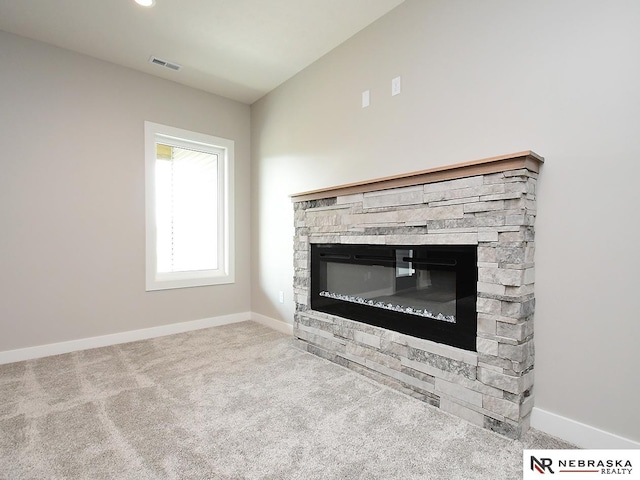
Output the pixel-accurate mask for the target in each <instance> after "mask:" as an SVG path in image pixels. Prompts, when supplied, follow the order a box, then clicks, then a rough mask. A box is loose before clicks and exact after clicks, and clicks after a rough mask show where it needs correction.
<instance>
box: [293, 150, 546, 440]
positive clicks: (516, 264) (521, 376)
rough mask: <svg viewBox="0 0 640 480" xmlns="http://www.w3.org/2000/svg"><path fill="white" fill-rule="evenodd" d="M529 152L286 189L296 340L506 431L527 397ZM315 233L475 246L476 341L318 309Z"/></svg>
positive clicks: (533, 161)
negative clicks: (469, 344) (421, 334)
mask: <svg viewBox="0 0 640 480" xmlns="http://www.w3.org/2000/svg"><path fill="white" fill-rule="evenodd" d="M542 162H543V159H542V157H539V156H538V155H536V154H535V153H533V152H530V151H526V152H520V153H516V154H511V155H504V156H500V157H492V158H488V159H483V160H477V161H473V162H467V163H462V164H456V165H451V166H448V167H444V168H437V169H431V170H424V171H421V172H413V173H410V174H406V175H399V176H395V177H387V178H381V179H376V180H372V181H369V182H363V183H358V184H349V185H342V186H339V187H334V188H328V189H322V190H316V191H312V192H304V193H300V194H296V195H292V200H293V202H294V210H295V239H294V271H295V273H294V293H295V302H296V313H295V318H294V336H295V337H296V339H297V340H296V342H297V344H298V346H299V347H300V348H302V349H304V350H306V351H308V352H310V353H313V354H315V355H318V356H320V357H323V358H325V359H328V360H330V361H332V362H335V363H338V364H340V365H343V366H345V367H347V368H349V369H351V370H354V371H357V372H359V373H361V374H364V375H366V376H368V377H370V378H373V379H375V380H377V381H379V382H381V383H383V384H386V385H388V386H390V387H392V388H395V389H398V390H400V391H403V392H405V393H407V394H409V395H412V396H414V397H416V398H419V399H421V400H423V401H425V402H427V403H429V404H431V405H433V406H436V407H439V408H441V409H442V410H443V411H446V412H449V413H451V414H454V415H456V416H459V417H461V418H463V419H465V420H467V421H469V422H471V423H473V424H476V425H478V426H481V427H484V428H487V429H490V430H493V431H496V432H498V433H501V434H503V435H506V436H508V437H510V438H519V437H520V436H521V435H522V434H523V433H525V432H526V431H527V430H528V428H529V419H530V415H531V410H532V408H533V398H534V397H533V366H534V351H533V312H534V305H535V299H534V258H533V256H534V255H533V254H534V220H535V215H536V199H535V191H536V179H537V176H538V171H539V167H540V165H541V163H542ZM312 243H340V244H388V245H442V244H448V245H477V247H478V297H477V304H476V308H477V320H478V325H477V342H476V350H477V352H470V351H466V350H461V349H458V348H454V347H450V346H447V345H443V344H439V343H435V342H432V341H429V340H423V339H419V338H415V337H411V336H408V335H405V334H401V333H397V332H393V331H390V330H386V329H383V328H379V327H374V326H370V325H367V324H364V323H360V322H356V321H353V320H349V319H345V318H342V317H338V316H334V315H330V314H326V313H321V312H316V311H314V310H312V309H311V306H310V298H309V295H310V275H309V273H310V245H311V244H312Z"/></svg>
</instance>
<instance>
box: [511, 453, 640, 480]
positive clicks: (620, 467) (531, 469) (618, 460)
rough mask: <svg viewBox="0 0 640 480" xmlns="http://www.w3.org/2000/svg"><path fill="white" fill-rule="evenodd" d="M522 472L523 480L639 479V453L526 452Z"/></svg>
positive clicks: (523, 455)
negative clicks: (549, 478) (549, 477)
mask: <svg viewBox="0 0 640 480" xmlns="http://www.w3.org/2000/svg"><path fill="white" fill-rule="evenodd" d="M636 467H637V468H636ZM522 469H523V480H527V479H534V478H537V479H540V478H541V477H540V475H554V478H572V479H575V480H580V479H592V478H601V477H610V476H615V478H618V477H620V476H623V475H624V478H628V479H633V478H636V479H640V450H524V451H523V452H522Z"/></svg>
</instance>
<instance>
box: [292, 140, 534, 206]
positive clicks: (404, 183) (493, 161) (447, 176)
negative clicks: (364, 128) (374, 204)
mask: <svg viewBox="0 0 640 480" xmlns="http://www.w3.org/2000/svg"><path fill="white" fill-rule="evenodd" d="M543 162H544V158H543V157H541V156H540V155H537V154H536V153H534V152H532V151H530V150H527V151H524V152H518V153H512V154H509V155H500V156H498V157H491V158H484V159H481V160H473V161H471V162H464V163H456V164H454V165H448V166H446V167H437V168H430V169H427V170H420V171H418V172H411V173H405V174H403V175H394V176H391V177H382V178H376V179H373V180H367V181H364V182H358V183H348V184H345V185H338V186H336V187H328V188H321V189H318V190H310V191H308V192H301V193H295V194H293V195H291V200H292V201H293V202H303V201H307V200H319V199H321V198H331V197H337V196H340V195H352V194H354V193H364V192H373V191H376V190H386V189H389V188H398V187H410V186H413V185H422V184H425V183H433V182H441V181H443V180H453V179H456V178H464V177H472V176H474V175H484V174H487V173H498V172H504V171H506V170H517V169H520V168H526V169H527V170H529V171H531V172H535V173H538V171H539V170H540V165H541V164H542V163H543Z"/></svg>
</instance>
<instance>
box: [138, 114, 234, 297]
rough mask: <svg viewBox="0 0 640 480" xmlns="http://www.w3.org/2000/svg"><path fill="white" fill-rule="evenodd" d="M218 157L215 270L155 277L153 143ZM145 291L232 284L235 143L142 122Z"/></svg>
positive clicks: (207, 135)
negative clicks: (160, 141) (193, 149)
mask: <svg viewBox="0 0 640 480" xmlns="http://www.w3.org/2000/svg"><path fill="white" fill-rule="evenodd" d="M158 140H162V141H166V142H167V143H169V144H171V145H177V146H183V147H189V148H194V145H197V146H199V149H201V150H202V151H205V152H210V153H217V154H218V155H219V157H220V158H219V160H220V161H219V162H218V168H219V172H218V182H219V185H218V193H219V198H218V212H217V215H216V218H217V219H218V236H219V238H218V268H217V269H216V270H202V271H196V272H193V271H188V272H171V273H158V271H157V268H156V259H157V258H156V208H155V201H156V200H155V168H156V167H155V166H156V141H158ZM144 145H145V232H146V283H145V286H146V291H148V292H151V291H155V290H167V289H173V288H187V287H200V286H207V285H222V284H229V283H235V249H234V244H235V220H234V218H235V213H234V209H235V205H234V163H235V160H234V158H235V142H234V141H233V140H229V139H227V138H221V137H216V136H213V135H209V134H205V133H199V132H191V131H188V130H183V129H180V128H176V127H170V126H167V125H161V124H159V123H153V122H149V121H145V122H144Z"/></svg>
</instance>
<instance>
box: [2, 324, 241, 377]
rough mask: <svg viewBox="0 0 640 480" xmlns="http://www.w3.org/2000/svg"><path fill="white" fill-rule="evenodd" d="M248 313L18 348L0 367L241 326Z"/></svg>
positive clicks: (11, 352)
mask: <svg viewBox="0 0 640 480" xmlns="http://www.w3.org/2000/svg"><path fill="white" fill-rule="evenodd" d="M252 315H253V314H252V313H251V312H243V313H234V314H231V315H222V316H219V317H211V318H203V319H200V320H191V321H188V322H180V323H172V324H169V325H161V326H159V327H150V328H143V329H140V330H130V331H128V332H120V333H113V334H110V335H101V336H99V337H90V338H81V339H79V340H70V341H68V342H60V343H50V344H47V345H38V346H37V347H27V348H19V349H16V350H7V351H4V352H0V365H2V364H5V363H12V362H20V361H22V360H31V359H34V358H41V357H48V356H50V355H60V354H62V353H69V352H75V351H78V350H87V349H89V348H99V347H108V346H111V345H117V344H120V343H128V342H135V341H137V340H145V339H148V338H156V337H164V336H165V335H173V334H175V333H183V332H190V331H192V330H200V329H202V328H210V327H219V326H221V325H228V324H230V323H238V322H245V321H247V320H250V319H251V318H252Z"/></svg>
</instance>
